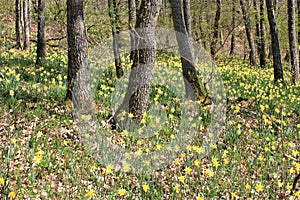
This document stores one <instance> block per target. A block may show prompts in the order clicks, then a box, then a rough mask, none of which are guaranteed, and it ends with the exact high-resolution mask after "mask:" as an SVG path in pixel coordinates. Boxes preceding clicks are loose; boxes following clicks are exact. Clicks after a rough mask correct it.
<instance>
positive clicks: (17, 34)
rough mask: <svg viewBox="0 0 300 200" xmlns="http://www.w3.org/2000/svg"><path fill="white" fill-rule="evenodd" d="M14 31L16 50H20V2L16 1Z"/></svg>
mask: <svg viewBox="0 0 300 200" xmlns="http://www.w3.org/2000/svg"><path fill="white" fill-rule="evenodd" d="M15 17H16V24H15V31H16V48H17V49H20V48H21V36H20V0H16V2H15Z"/></svg>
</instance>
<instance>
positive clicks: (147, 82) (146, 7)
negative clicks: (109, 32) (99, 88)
mask: <svg viewBox="0 0 300 200" xmlns="http://www.w3.org/2000/svg"><path fill="white" fill-rule="evenodd" d="M160 7H161V0H144V1H142V2H141V5H140V9H139V11H138V15H137V21H136V25H135V32H134V36H135V41H136V44H135V45H136V48H135V49H134V51H133V64H132V68H131V72H130V76H129V83H128V88H127V91H126V94H125V97H124V100H123V102H122V105H121V106H120V107H119V109H118V110H117V111H116V113H115V120H116V121H118V119H116V117H118V114H119V113H120V112H122V111H123V110H125V111H127V112H130V113H132V114H133V115H134V118H133V119H134V121H135V122H136V123H139V122H140V121H141V120H142V118H143V116H142V114H143V113H144V112H146V110H147V108H148V99H149V96H150V92H151V83H152V80H153V73H154V63H155V60H156V40H155V27H156V24H157V18H158V15H159V10H160Z"/></svg>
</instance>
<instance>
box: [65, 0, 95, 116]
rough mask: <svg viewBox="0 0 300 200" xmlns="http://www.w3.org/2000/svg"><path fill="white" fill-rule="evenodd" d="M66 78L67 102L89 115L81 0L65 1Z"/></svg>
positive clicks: (89, 93) (90, 106)
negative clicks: (66, 36)
mask: <svg viewBox="0 0 300 200" xmlns="http://www.w3.org/2000/svg"><path fill="white" fill-rule="evenodd" d="M67 32H68V78H67V95H66V99H67V100H72V102H73V106H74V109H76V110H77V111H81V112H83V113H85V114H88V113H91V112H92V111H93V110H92V109H93V108H92V105H93V104H92V102H93V98H92V93H91V87H90V70H89V65H88V54H87V41H86V30H85V25H84V19H83V0H67Z"/></svg>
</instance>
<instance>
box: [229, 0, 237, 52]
mask: <svg viewBox="0 0 300 200" xmlns="http://www.w3.org/2000/svg"><path fill="white" fill-rule="evenodd" d="M235 9H236V8H235V2H233V3H232V22H231V23H232V30H233V31H232V35H231V43H230V53H229V54H230V55H233V54H234V49H235V31H234V30H235V26H236V23H235V16H236V10H235Z"/></svg>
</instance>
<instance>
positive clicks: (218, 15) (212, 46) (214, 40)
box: [210, 0, 221, 60]
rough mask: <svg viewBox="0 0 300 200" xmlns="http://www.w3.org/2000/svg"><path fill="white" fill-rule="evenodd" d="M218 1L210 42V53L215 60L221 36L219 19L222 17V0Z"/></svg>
mask: <svg viewBox="0 0 300 200" xmlns="http://www.w3.org/2000/svg"><path fill="white" fill-rule="evenodd" d="M216 3H217V10H216V15H215V22H214V31H213V38H212V41H211V44H210V54H211V56H212V58H213V60H214V59H215V57H216V48H217V47H216V46H217V43H218V38H219V21H220V19H221V0H217V1H216Z"/></svg>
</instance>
